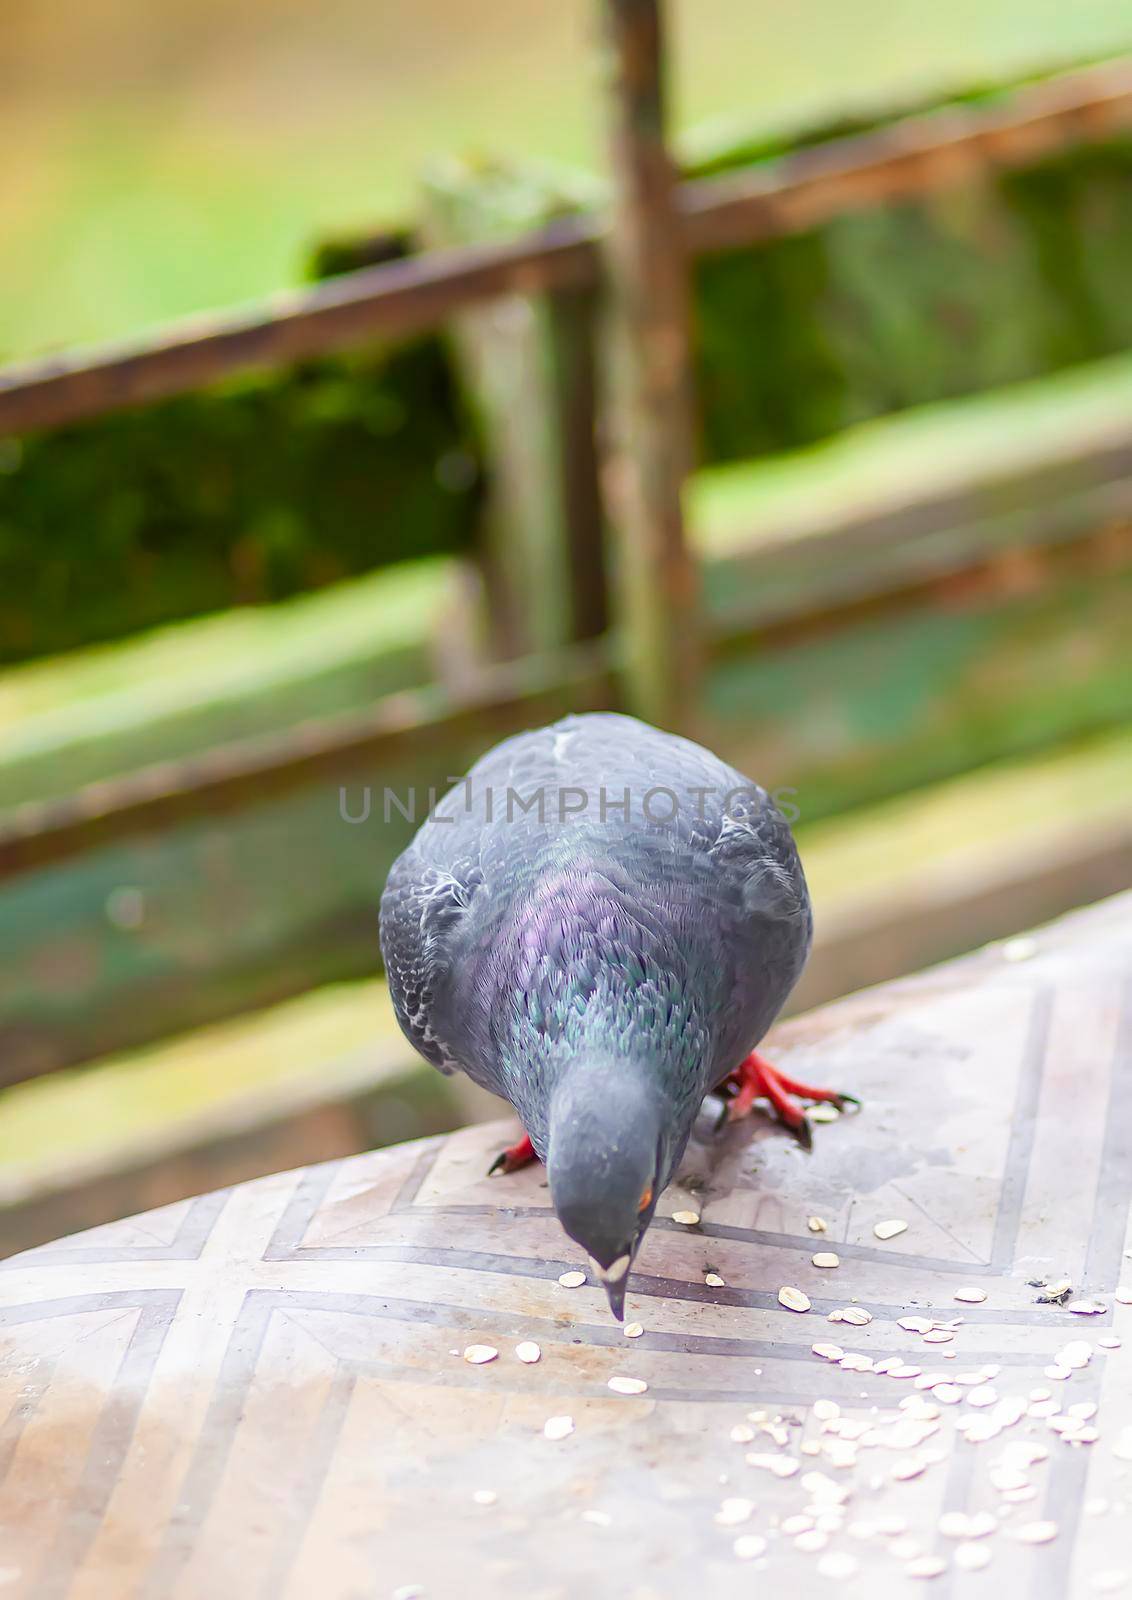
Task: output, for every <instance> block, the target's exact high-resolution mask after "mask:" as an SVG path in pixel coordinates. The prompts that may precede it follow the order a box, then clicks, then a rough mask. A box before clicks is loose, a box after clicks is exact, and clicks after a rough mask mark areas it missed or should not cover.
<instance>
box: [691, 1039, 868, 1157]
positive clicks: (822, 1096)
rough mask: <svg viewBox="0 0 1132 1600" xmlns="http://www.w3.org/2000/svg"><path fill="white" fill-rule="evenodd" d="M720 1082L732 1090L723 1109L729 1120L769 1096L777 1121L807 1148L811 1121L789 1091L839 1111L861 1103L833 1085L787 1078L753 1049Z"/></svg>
mask: <svg viewBox="0 0 1132 1600" xmlns="http://www.w3.org/2000/svg"><path fill="white" fill-rule="evenodd" d="M723 1085H725V1086H727V1087H728V1088H730V1090H731V1098H730V1099H729V1100H728V1102H727V1112H726V1120H727V1121H728V1122H735V1121H737V1120H738V1119H739V1118H740V1117H745V1116H747V1115H748V1113H749V1112H750V1110H751V1107H752V1106H753V1105H754V1103H755V1101H756V1100H769V1101H770V1103H771V1105H772V1106H773V1107H774V1109H775V1111H776V1112H777V1113H778V1119H779V1121H780V1122H782V1123H784V1124H785V1126H786V1127H788V1128H789V1129H790V1131H791V1132H792V1133H793V1134H794V1137H795V1138H796V1139H797V1140H798V1142H799V1143H800V1144H803V1145H805V1147H806V1149H807V1150H808V1149H809V1148H810V1145H811V1144H812V1142H813V1136H812V1133H811V1130H810V1123H809V1120H808V1118H807V1116H806V1113H805V1112H804V1111H803V1109H802V1107H801V1106H800V1105H797V1104H796V1103H795V1102H794V1100H793V1099H791V1096H792V1095H798V1096H799V1097H800V1098H801V1099H803V1100H818V1101H823V1100H824V1101H826V1102H828V1103H829V1104H830V1105H833V1106H836V1107H837V1109H838V1110H839V1111H844V1110H845V1109H846V1107H848V1106H857V1105H860V1101H859V1100H858V1099H857V1098H856V1096H855V1095H851V1094H839V1093H838V1092H837V1090H836V1089H815V1088H814V1087H813V1086H812V1085H811V1084H808V1083H799V1082H798V1080H797V1079H796V1078H788V1077H787V1076H786V1074H785V1073H784V1072H780V1071H779V1070H778V1068H777V1067H772V1066H771V1064H770V1062H769V1061H766V1060H764V1058H763V1057H762V1056H760V1055H759V1054H758V1052H757V1051H755V1050H752V1051H751V1053H750V1055H749V1056H747V1057H746V1059H745V1060H743V1061H741V1062H740V1063H739V1065H738V1066H737V1067H736V1068H735V1071H734V1072H732V1073H729V1074H728V1076H727V1077H726V1078H725V1079H724V1080H723ZM721 1087H722V1086H721Z"/></svg>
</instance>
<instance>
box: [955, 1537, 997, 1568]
mask: <svg viewBox="0 0 1132 1600" xmlns="http://www.w3.org/2000/svg"><path fill="white" fill-rule="evenodd" d="M990 1561H991V1553H990V1551H989V1550H988V1549H987V1547H986V1545H985V1544H961V1545H958V1546H957V1547H956V1550H955V1565H956V1566H957V1567H958V1568H959V1570H960V1571H961V1572H981V1571H982V1569H983V1568H984V1567H989V1566H990Z"/></svg>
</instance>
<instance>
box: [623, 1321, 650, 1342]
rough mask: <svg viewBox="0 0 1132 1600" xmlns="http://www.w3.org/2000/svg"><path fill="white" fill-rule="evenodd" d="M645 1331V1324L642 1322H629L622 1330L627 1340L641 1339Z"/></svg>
mask: <svg viewBox="0 0 1132 1600" xmlns="http://www.w3.org/2000/svg"><path fill="white" fill-rule="evenodd" d="M644 1331H645V1329H644V1324H643V1323H641V1322H627V1323H626V1324H625V1326H624V1327H623V1328H622V1330H621V1332H622V1333H623V1334H624V1335H625V1337H626V1339H639V1338H640V1337H641V1334H642V1333H644Z"/></svg>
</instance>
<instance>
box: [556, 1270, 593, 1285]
mask: <svg viewBox="0 0 1132 1600" xmlns="http://www.w3.org/2000/svg"><path fill="white" fill-rule="evenodd" d="M558 1281H559V1283H560V1284H561V1285H562V1287H563V1288H564V1289H580V1288H581V1287H582V1285H583V1283H585V1281H586V1275H585V1273H584V1272H564V1273H562V1275H561V1276H560V1277H559V1279H558Z"/></svg>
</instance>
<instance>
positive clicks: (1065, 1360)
mask: <svg viewBox="0 0 1132 1600" xmlns="http://www.w3.org/2000/svg"><path fill="white" fill-rule="evenodd" d="M1092 1353H1093V1347H1092V1345H1091V1344H1087V1343H1086V1342H1085V1340H1084V1339H1072V1340H1070V1342H1069V1343H1068V1344H1067V1345H1066V1346H1065V1348H1064V1350H1059V1351H1058V1352H1057V1357H1056V1360H1057V1364H1058V1365H1059V1366H1063V1367H1071V1368H1072V1369H1073V1370H1074V1371H1075V1372H1076V1371H1079V1370H1080V1368H1082V1367H1087V1366H1088V1365H1089V1357H1090V1356H1091V1355H1092Z"/></svg>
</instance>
